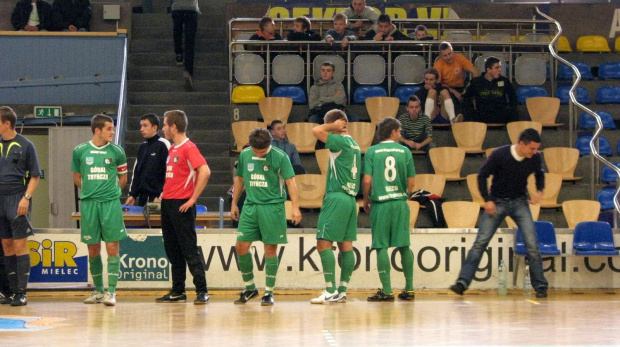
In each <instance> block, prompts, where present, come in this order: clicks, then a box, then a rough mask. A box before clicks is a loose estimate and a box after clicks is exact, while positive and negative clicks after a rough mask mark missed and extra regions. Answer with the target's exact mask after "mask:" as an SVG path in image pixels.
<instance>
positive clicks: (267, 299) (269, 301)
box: [260, 293, 273, 306]
mask: <svg viewBox="0 0 620 347" xmlns="http://www.w3.org/2000/svg"><path fill="white" fill-rule="evenodd" d="M260 305H261V306H273V294H271V293H265V295H263V299H262V300H261V301H260Z"/></svg>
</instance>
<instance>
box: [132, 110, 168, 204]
mask: <svg viewBox="0 0 620 347" xmlns="http://www.w3.org/2000/svg"><path fill="white" fill-rule="evenodd" d="M157 131H159V117H157V115H156V114H153V113H147V114H145V115H144V116H142V117H141V118H140V132H141V133H142V137H144V139H145V140H146V141H144V142H143V143H142V144H141V145H140V147H139V148H138V155H137V158H136V163H135V164H134V167H133V177H132V179H131V186H130V187H129V197H128V198H127V201H125V204H126V205H134V204H135V205H138V206H144V205H146V203H147V202H149V201H153V200H154V199H159V196H160V195H161V192H162V189H163V188H164V179H165V175H166V159H167V158H168V149H169V148H170V142H168V140H166V139H164V138H163V137H160V136H159V135H158V134H157Z"/></svg>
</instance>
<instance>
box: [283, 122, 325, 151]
mask: <svg viewBox="0 0 620 347" xmlns="http://www.w3.org/2000/svg"><path fill="white" fill-rule="evenodd" d="M315 126H316V124H314V123H306V122H303V123H288V124H287V125H286V134H287V137H288V140H289V141H290V142H291V143H292V144H294V145H295V146H296V147H297V151H298V152H299V153H314V148H315V146H316V141H317V139H316V137H314V136H312V128H314V127H315Z"/></svg>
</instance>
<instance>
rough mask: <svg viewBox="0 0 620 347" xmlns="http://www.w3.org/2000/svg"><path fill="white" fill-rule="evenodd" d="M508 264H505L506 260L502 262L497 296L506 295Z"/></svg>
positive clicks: (498, 273) (498, 271) (498, 272)
mask: <svg viewBox="0 0 620 347" xmlns="http://www.w3.org/2000/svg"><path fill="white" fill-rule="evenodd" d="M507 292H508V291H507V290H506V264H505V263H504V259H502V260H500V262H499V268H498V270H497V294H499V295H502V296H503V295H506V294H507Z"/></svg>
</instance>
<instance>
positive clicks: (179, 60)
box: [174, 54, 183, 66]
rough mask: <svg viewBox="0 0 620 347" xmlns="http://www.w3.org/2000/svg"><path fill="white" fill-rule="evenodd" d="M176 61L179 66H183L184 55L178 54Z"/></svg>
mask: <svg viewBox="0 0 620 347" xmlns="http://www.w3.org/2000/svg"><path fill="white" fill-rule="evenodd" d="M174 59H175V60H176V61H177V65H179V66H181V65H183V54H177V55H176V56H175V57H174Z"/></svg>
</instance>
